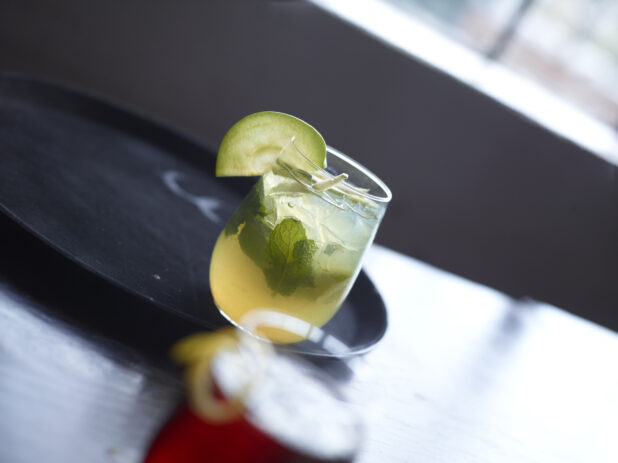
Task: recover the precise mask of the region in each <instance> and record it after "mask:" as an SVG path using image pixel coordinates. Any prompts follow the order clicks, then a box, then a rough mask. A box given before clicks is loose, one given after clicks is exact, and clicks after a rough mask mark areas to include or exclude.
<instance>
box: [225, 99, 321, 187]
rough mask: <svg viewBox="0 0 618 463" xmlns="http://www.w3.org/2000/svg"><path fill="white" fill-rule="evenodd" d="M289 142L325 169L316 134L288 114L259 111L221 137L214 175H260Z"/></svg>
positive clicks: (306, 125)
mask: <svg viewBox="0 0 618 463" xmlns="http://www.w3.org/2000/svg"><path fill="white" fill-rule="evenodd" d="M292 139H294V144H295V145H296V147H297V148H298V150H299V151H300V152H301V153H303V154H304V155H305V156H306V157H308V158H309V159H311V160H312V161H313V162H315V163H316V164H317V165H318V166H320V167H326V143H324V139H323V138H322V135H320V133H319V132H318V131H317V130H315V129H314V128H313V127H311V126H310V125H309V124H307V123H306V122H304V121H302V120H300V119H298V118H297V117H294V116H290V115H289V114H284V113H278V112H274V111H263V112H259V113H254V114H251V115H249V116H246V117H244V118H242V119H241V120H240V121H238V122H237V123H236V124H234V125H233V126H232V128H231V129H230V130H229V131H228V132H227V133H226V134H225V137H223V141H222V142H221V146H220V147H219V153H218V154H217V169H216V175H217V177H234V176H237V177H251V176H256V175H262V174H264V173H265V172H267V171H268V170H269V169H270V167H271V166H272V164H273V163H274V162H275V160H276V159H277V156H278V155H279V153H280V152H281V150H282V149H283V148H284V147H285V146H286V145H287V144H288V143H290V141H291V140H292Z"/></svg>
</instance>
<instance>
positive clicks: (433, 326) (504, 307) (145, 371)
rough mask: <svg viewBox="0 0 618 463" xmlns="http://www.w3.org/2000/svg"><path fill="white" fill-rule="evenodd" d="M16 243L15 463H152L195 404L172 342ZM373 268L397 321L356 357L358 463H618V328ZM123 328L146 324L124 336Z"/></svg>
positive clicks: (10, 416)
mask: <svg viewBox="0 0 618 463" xmlns="http://www.w3.org/2000/svg"><path fill="white" fill-rule="evenodd" d="M5 236H6V235H5ZM30 244H31V245H33V246H34V249H35V251H37V252H36V253H35V255H38V256H42V255H43V254H45V251H44V250H43V247H41V248H37V247H36V245H34V244H33V242H31V243H30ZM9 247H11V246H8V247H6V248H5V249H4V250H3V254H2V272H1V273H0V275H1V277H0V461H7V462H12V463H26V462H28V463H29V462H35V461H43V460H44V461H58V462H67V463H71V462H84V461H88V462H113V463H134V462H139V461H141V459H142V458H143V454H144V451H145V449H146V448H147V446H148V444H149V442H150V440H151V439H152V437H153V435H154V434H155V433H156V432H157V430H158V429H159V427H160V426H161V425H162V424H163V423H164V421H165V420H166V418H167V416H168V415H169V413H170V412H171V411H172V410H173V408H174V407H175V406H176V404H177V403H178V401H179V400H180V398H181V384H180V382H179V380H178V371H177V370H174V369H173V368H172V367H171V366H170V365H169V364H168V363H167V360H166V358H165V350H166V348H167V343H169V342H170V341H169V340H168V339H161V341H160V344H161V345H160V346H159V348H158V349H157V348H156V346H157V342H156V340H154V341H153V342H152V343H150V342H144V341H143V339H142V338H147V337H148V328H149V327H148V326H147V325H143V326H140V325H139V324H138V323H137V324H136V322H135V321H134V320H133V321H131V320H129V321H127V320H124V319H122V315H121V313H122V312H119V311H118V310H115V309H113V307H111V306H110V310H109V313H108V314H107V317H101V316H100V314H99V315H97V313H98V312H100V311H101V307H100V306H97V305H96V303H95V300H96V299H100V298H103V299H105V297H104V293H108V292H109V293H111V292H113V289H112V287H111V286H110V285H108V284H107V283H105V285H106V286H97V285H96V283H92V284H90V283H88V282H86V281H84V280H83V278H84V277H82V276H78V275H77V274H73V273H71V272H69V271H68V270H67V268H63V267H62V266H61V267H60V270H58V269H56V270H55V271H54V268H52V267H50V265H51V264H50V263H49V262H47V261H46V260H45V259H44V258H43V257H39V258H38V259H33V258H32V257H33V256H32V255H30V256H26V257H24V259H23V260H21V261H19V259H18V257H17V253H13V252H11V251H10V250H7V249H8V248H9ZM13 247H14V246H13ZM18 248H19V247H18ZM21 249H23V248H21ZM67 265H69V264H67ZM366 269H367V271H368V273H369V274H370V276H372V278H373V279H374V281H375V283H376V285H377V286H378V288H379V289H380V291H381V292H382V294H383V295H384V298H385V300H386V304H387V307H388V310H389V319H390V325H389V330H388V332H387V334H386V336H385V338H384V339H383V341H382V342H381V343H380V344H379V345H378V346H377V347H376V348H375V349H374V350H373V351H371V352H370V353H368V354H367V355H365V356H363V357H357V358H354V359H352V360H351V361H350V366H351V368H352V370H353V371H354V375H353V377H352V378H351V379H349V380H348V382H347V383H346V384H345V385H344V389H346V390H347V392H348V394H349V398H350V401H351V402H352V403H353V404H354V406H355V407H356V408H357V409H358V410H359V411H360V412H361V413H362V415H363V416H364V418H365V420H366V423H367V439H366V442H365V445H364V447H363V449H362V452H361V454H360V456H359V459H358V461H360V462H376V461H388V462H408V461H413V462H453V461H457V462H464V463H466V462H495V461H500V462H518V463H521V462H545V463H547V462H549V463H551V462H560V463H565V462H567V463H568V462H582V463H583V462H590V461H594V462H601V463H610V462H611V463H615V462H616V461H618V448H617V446H616V440H615V434H616V430H618V369H617V368H616V366H617V365H618V362H617V360H618V336H616V334H615V333H613V332H611V331H608V330H606V329H604V328H600V327H598V326H597V325H594V324H592V323H589V322H586V321H583V320H581V319H579V318H576V317H574V316H572V315H569V314H567V313H565V312H563V311H561V310H559V309H556V308H553V307H550V306H547V305H542V304H537V303H534V302H530V301H527V302H526V301H524V302H520V301H514V300H512V299H510V298H508V297H506V296H504V295H502V294H500V293H498V292H496V291H493V290H490V289H488V288H485V287H483V286H480V285H477V284H474V283H470V282H469V281H466V280H464V279H461V278H458V277H455V276H453V275H450V274H448V273H445V272H442V271H439V270H436V269H435V268H432V267H430V266H428V265H425V264H422V263H420V262H418V261H415V260H413V259H411V258H408V257H405V256H403V255H401V254H398V253H395V252H393V251H390V250H388V249H386V248H383V247H380V246H374V247H373V249H372V250H371V251H370V252H369V255H368V259H367V262H366ZM80 271H81V270H80ZM54 273H55V274H54ZM67 279H69V280H70V281H65V280H67ZM46 280H48V281H46ZM71 282H73V283H74V284H75V285H77V286H78V287H79V288H82V289H83V288H86V289H87V291H86V293H85V294H84V292H83V291H81V294H77V295H76V294H75V293H80V290H78V288H77V286H76V287H75V288H73V290H72V291H71V290H69V288H70V286H71ZM89 285H90V286H89ZM37 288H38V289H37ZM103 290H105V291H103ZM99 291H102V292H101V293H98V292H99ZM88 301H90V304H92V305H91V306H86V305H85V304H86V303H88ZM119 301H120V299H116V300H113V301H112V302H113V304H115V305H118V304H120V302H119ZM95 310H96V311H98V312H97V313H95V312H94V311H95ZM106 319H111V321H110V320H108V322H109V324H108V325H106V321H105V320H106ZM123 323H132V324H133V325H132V326H131V327H130V328H131V329H130V330H127V331H122V330H119V331H118V330H116V329H111V328H110V326H116V325H119V324H120V325H122V324H123ZM153 323H154V322H153ZM153 326H154V325H153ZM175 333H177V334H176V335H177V336H179V335H182V330H180V329H177V330H176V331H175ZM152 346H155V347H154V348H153V347H152Z"/></svg>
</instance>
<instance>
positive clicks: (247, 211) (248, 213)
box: [223, 178, 266, 236]
mask: <svg viewBox="0 0 618 463" xmlns="http://www.w3.org/2000/svg"><path fill="white" fill-rule="evenodd" d="M263 196H264V185H263V184H262V179H261V178H260V179H259V180H258V182H257V183H256V184H255V185H254V187H253V188H251V191H250V192H249V193H248V194H247V196H246V197H245V199H243V201H242V203H240V205H239V206H238V208H237V209H236V211H235V212H234V215H233V216H232V217H231V218H230V220H228V222H227V224H226V225H225V228H224V229H223V230H224V232H225V236H230V235H235V234H236V233H238V229H239V228H240V226H241V225H242V224H243V223H245V222H246V221H248V220H250V219H252V218H254V217H255V216H257V215H261V216H264V215H265V212H266V211H265V208H264V206H263V205H262V197H263Z"/></svg>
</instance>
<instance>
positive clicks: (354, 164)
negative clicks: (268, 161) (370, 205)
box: [290, 138, 393, 204]
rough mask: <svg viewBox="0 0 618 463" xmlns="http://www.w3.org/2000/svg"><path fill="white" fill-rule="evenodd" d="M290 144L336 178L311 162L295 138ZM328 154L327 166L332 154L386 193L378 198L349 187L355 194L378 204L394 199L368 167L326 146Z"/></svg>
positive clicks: (384, 184)
mask: <svg viewBox="0 0 618 463" xmlns="http://www.w3.org/2000/svg"><path fill="white" fill-rule="evenodd" d="M290 143H292V145H293V146H294V149H295V150H296V152H297V153H298V154H300V155H301V156H302V157H303V158H304V159H305V160H306V161H307V162H309V163H310V164H311V165H312V166H313V167H315V169H316V170H318V171H319V172H321V173H322V174H323V175H325V176H326V177H327V178H334V177H335V176H334V175H333V174H331V173H330V172H328V171H327V170H326V169H323V168H322V167H320V166H319V165H317V164H316V163H315V162H314V161H313V160H311V159H309V158H308V157H307V156H305V154H304V153H303V152H302V151H301V150H299V149H298V147H297V146H296V143H294V138H292V139H291V140H290ZM326 154H327V157H326V162H327V166H328V155H329V154H332V155H334V156H335V157H337V158H338V159H340V160H341V161H343V162H344V163H347V164H349V165H350V166H352V167H354V168H355V169H356V170H358V171H359V172H360V173H362V174H363V175H365V176H366V177H367V178H369V179H370V180H371V181H372V182H373V183H375V184H376V185H377V186H378V187H379V188H380V189H381V190H382V191H383V192H384V196H376V195H374V194H371V193H369V192H366V191H363V190H361V189H359V188H355V187H353V186H351V185H348V187H349V188H351V189H352V190H353V191H354V193H355V194H359V195H361V196H364V197H365V198H367V199H371V200H373V201H376V202H379V203H383V204H388V203H389V202H390V201H391V199H392V198H393V193H392V192H391V190H390V188H389V187H388V186H387V185H386V183H384V182H383V181H382V180H381V179H380V177H378V176H377V175H376V174H374V173H373V172H372V171H371V170H369V169H368V168H367V167H365V166H363V165H362V164H361V163H359V162H357V161H355V160H354V159H352V158H351V157H349V156H348V155H346V154H343V153H342V152H341V151H339V150H337V149H335V148H333V147H332V146H330V145H326Z"/></svg>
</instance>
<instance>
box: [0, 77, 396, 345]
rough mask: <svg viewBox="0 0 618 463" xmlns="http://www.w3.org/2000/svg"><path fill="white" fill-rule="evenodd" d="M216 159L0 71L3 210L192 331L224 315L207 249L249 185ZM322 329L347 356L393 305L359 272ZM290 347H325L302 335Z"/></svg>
mask: <svg viewBox="0 0 618 463" xmlns="http://www.w3.org/2000/svg"><path fill="white" fill-rule="evenodd" d="M214 164H215V151H214V150H213V149H212V148H210V147H206V146H204V145H203V144H201V143H197V142H195V141H193V140H191V139H190V138H189V137H186V136H183V135H180V134H178V133H177V132H175V131H173V130H170V129H169V128H166V127H164V126H163V125H161V124H159V123H156V122H154V121H152V120H150V119H148V118H146V117H143V116H141V115H138V114H136V113H134V112H132V111H128V110H126V109H123V108H120V107H119V106H117V105H112V104H110V103H107V102H105V101H102V100H101V99H100V98H96V97H93V96H90V95H87V94H84V93H82V92H77V91H76V90H74V89H70V88H67V87H63V86H59V85H57V84H52V83H47V82H42V81H36V80H31V79H27V78H24V77H21V76H15V75H0V210H2V211H3V212H4V213H5V214H6V215H7V216H9V217H10V218H12V219H13V220H15V221H16V222H17V223H19V224H20V225H22V226H23V227H24V228H26V229H27V230H29V231H30V232H32V233H33V234H34V235H35V236H37V237H38V238H40V239H41V240H43V241H44V242H45V243H47V244H48V245H50V246H51V247H53V248H54V249H56V250H57V251H59V252H61V253H62V254H64V255H65V256H67V257H69V258H70V259H72V260H74V261H75V262H77V263H78V264H80V265H81V266H83V267H84V268H86V269H88V270H90V271H91V272H93V273H95V274H96V275H98V276H100V277H103V278H104V279H106V280H108V281H110V282H112V283H114V284H116V285H118V286H120V287H122V288H124V289H125V290H128V291H129V292H131V293H133V294H135V295H138V296H141V297H142V298H145V299H146V300H148V301H150V302H151V303H152V310H160V309H164V310H167V311H170V312H171V313H173V314H175V315H177V316H179V317H183V318H184V319H186V320H189V321H190V322H191V323H194V324H195V329H196V330H198V329H215V328H217V327H220V326H223V325H225V324H226V323H227V322H226V321H225V320H224V319H223V318H222V316H221V315H220V314H219V312H218V310H217V309H216V307H215V306H214V304H213V302H212V298H211V294H210V289H209V282H208V270H209V266H210V255H211V252H212V248H213V246H214V243H215V241H216V238H217V236H218V234H219V232H220V231H221V229H222V228H223V226H224V225H225V222H226V220H227V219H228V218H229V217H230V215H231V214H232V212H233V211H234V209H235V208H236V206H237V205H238V204H239V202H240V201H241V199H242V198H243V197H244V195H245V193H246V192H247V191H248V189H249V187H250V185H251V182H252V181H253V179H251V180H250V181H248V180H247V179H219V178H216V177H215V176H214ZM144 322H145V323H144V327H145V329H148V324H147V320H144ZM153 329H154V328H153ZM323 329H324V331H325V333H327V334H328V335H329V336H333V337H335V338H337V339H338V340H339V341H341V342H343V343H344V344H346V345H347V346H349V348H350V352H351V353H356V352H362V351H364V350H366V349H368V348H369V347H371V346H372V345H374V344H375V343H376V342H377V341H378V340H379V339H380V338H381V337H382V335H383V334H384V331H385V329H386V310H385V307H384V303H383V301H382V298H381V297H380V295H379V294H378V292H377V291H376V288H375V287H374V285H373V284H372V283H371V281H370V280H369V278H368V277H367V275H366V274H365V273H364V272H361V274H360V275H359V277H358V280H357V282H356V284H355V285H354V288H353V289H352V291H351V293H350V295H349V297H348V299H347V301H346V302H345V303H344V305H343V306H342V308H341V309H340V311H339V312H338V313H337V315H336V316H335V317H334V318H333V319H332V320H331V321H330V322H329V323H328V324H327V325H326V326H325V327H323ZM294 348H295V349H296V350H298V351H300V352H304V353H319V354H326V351H322V350H321V349H319V348H316V346H314V345H310V344H307V343H299V344H297V345H296V346H294Z"/></svg>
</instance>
